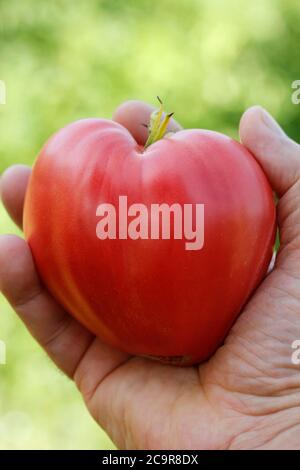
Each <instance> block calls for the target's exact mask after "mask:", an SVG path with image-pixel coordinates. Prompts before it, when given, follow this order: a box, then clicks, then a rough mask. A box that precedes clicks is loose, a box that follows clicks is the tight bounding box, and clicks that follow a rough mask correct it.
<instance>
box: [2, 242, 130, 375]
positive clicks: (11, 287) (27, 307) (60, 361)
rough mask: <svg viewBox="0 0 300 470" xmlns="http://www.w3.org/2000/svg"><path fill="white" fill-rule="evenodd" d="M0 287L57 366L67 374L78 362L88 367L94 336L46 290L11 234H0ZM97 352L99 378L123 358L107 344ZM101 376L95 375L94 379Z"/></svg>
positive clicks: (26, 252)
mask: <svg viewBox="0 0 300 470" xmlns="http://www.w3.org/2000/svg"><path fill="white" fill-rule="evenodd" d="M0 290H1V291H2V292H3V294H4V295H5V296H6V298H7V299H8V301H9V302H10V304H11V305H12V307H13V308H14V310H15V311H16V312H17V313H18V315H19V316H20V318H21V319H22V320H23V322H24V323H25V325H26V326H27V328H28V330H29V331H30V332H31V334H32V335H33V336H34V337H35V338H36V340H37V341H38V342H39V343H40V344H41V346H42V347H43V348H44V349H45V351H46V352H47V353H48V355H49V356H50V357H51V358H52V359H53V361H54V362H55V363H56V364H57V365H58V367H59V368H61V369H62V370H63V371H64V372H65V373H66V374H67V375H68V376H70V377H73V376H74V374H75V371H76V370H77V368H78V367H79V365H80V364H82V368H83V370H89V362H90V360H85V358H88V359H89V357H92V358H93V357H94V356H93V354H91V353H90V352H89V350H90V348H91V347H92V345H93V343H94V341H95V338H94V336H93V335H92V334H91V333H90V332H88V331H87V330H86V329H85V328H84V327H83V326H82V325H80V324H79V323H78V322H77V321H76V320H75V319H73V317H71V316H70V315H68V314H67V313H66V312H65V311H64V310H63V308H62V307H61V306H60V305H58V304H57V303H56V301H55V300H54V299H53V298H52V297H51V295H50V294H49V293H48V292H47V291H46V290H45V288H44V287H43V286H42V284H41V282H40V280H39V278H38V275H37V273H36V270H35V267H34V263H33V260H32V256H31V252H30V249H29V247H28V245H27V243H26V242H25V241H24V240H22V239H21V238H19V237H16V236H14V235H3V236H1V237H0ZM97 341H98V340H97ZM93 349H94V347H93ZM97 352H98V355H97V361H98V374H100V378H101V374H103V375H106V374H107V373H109V371H110V370H111V369H113V368H115V367H116V365H118V361H119V360H122V359H123V356H121V353H119V352H118V351H115V350H114V349H113V348H110V347H109V346H104V345H103V348H100V347H98V349H97ZM120 356H121V357H120ZM100 378H99V375H97V377H96V380H97V379H99V380H100ZM82 380H83V379H82Z"/></svg>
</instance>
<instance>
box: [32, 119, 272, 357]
mask: <svg viewBox="0 0 300 470" xmlns="http://www.w3.org/2000/svg"><path fill="white" fill-rule="evenodd" d="M120 195H125V196H127V199H128V204H135V203H141V204H144V205H146V206H147V207H150V205H151V204H163V203H166V204H168V205H170V206H171V205H172V204H175V203H177V204H181V205H182V206H183V205H184V204H199V203H201V204H204V206H205V226H204V232H205V242H204V246H203V247H202V249H200V250H192V251H188V250H186V249H185V242H186V241H185V240H184V239H174V238H170V239H168V240H166V239H161V238H160V239H155V240H154V239H150V238H149V239H136V240H133V239H130V238H127V239H119V238H115V239H106V240H100V239H99V238H98V237H97V236H96V225H97V222H98V218H97V216H96V209H97V207H98V206H99V204H101V203H109V204H113V205H115V206H117V205H118V200H119V196H120ZM275 225H276V224H275V205H274V202H273V194H272V190H271V188H270V185H269V183H268V181H267V179H266V177H265V175H264V173H263V171H262V169H261V167H260V166H259V164H258V163H257V162H256V160H255V159H254V157H253V156H252V155H251V154H250V152H249V151H248V150H247V149H246V148H245V147H244V146H243V145H241V144H240V143H238V142H236V141H234V140H232V139H230V138H229V137H226V136H225V135H222V134H219V133H216V132H212V131H206V130H182V131H179V132H177V133H175V134H172V135H170V136H165V137H164V138H161V139H160V140H158V141H156V142H152V143H151V145H149V146H147V147H146V148H142V147H141V146H140V145H138V144H137V142H136V141H135V140H134V138H133V136H132V135H131V134H130V133H129V131H128V130H127V129H125V128H124V127H123V126H121V125H120V124H118V123H116V122H113V121H110V120H105V119H86V120H81V121H78V122H75V123H73V124H70V125H68V126H67V127H65V128H64V129H62V130H60V131H59V132H57V133H56V134H55V135H54V136H53V137H52V138H51V139H50V140H49V141H48V142H47V144H46V145H45V146H44V148H43V149H42V151H41V153H40V155H39V156H38V159H37V161H36V163H35V165H34V168H33V172H32V176H31V179H30V183H29V188H28V192H27V195H26V203H25V210H24V229H25V235H26V239H27V240H28V242H29V245H30V247H31V250H32V253H33V256H34V260H35V263H36V266H37V268H38V271H39V273H40V276H41V278H42V280H43V282H44V284H45V285H46V286H47V288H48V289H49V290H50V292H51V293H52V294H53V296H54V297H55V298H56V299H57V300H58V301H59V302H60V303H61V304H62V305H63V306H64V308H65V309H66V310H67V311H68V312H70V314H72V315H73V316H74V317H75V318H77V319H78V320H79V321H80V322H81V323H82V324H83V325H85V326H86V327H87V328H88V329H90V330H91V331H92V332H93V333H94V334H95V335H97V336H99V337H100V338H101V339H102V340H104V341H106V342H107V343H109V344H111V345H113V346H115V347H116V348H119V349H121V350H123V351H126V352H129V353H130V354H136V355H142V356H147V357H152V358H157V359H158V360H160V361H162V362H167V363H171V364H176V365H187V364H193V363H197V362H200V361H203V360H205V359H207V358H208V357H209V356H210V355H211V354H212V353H213V352H214V351H215V350H216V348H217V347H218V346H219V345H220V344H221V343H222V341H223V340H224V338H225V336H226V334H227V332H228V330H229V328H230V327H231V325H232V324H233V322H234V321H235V319H236V318H237V316H238V314H239V312H240V310H241V308H242V306H243V305H244V304H245V302H246V300H247V299H248V298H249V296H250V294H251V293H252V292H253V290H254V289H255V288H256V287H257V286H258V284H259V283H260V282H261V280H262V279H263V277H264V276H265V274H266V271H267V268H268V265H269V262H270V259H271V256H272V249H273V244H274V236H275Z"/></svg>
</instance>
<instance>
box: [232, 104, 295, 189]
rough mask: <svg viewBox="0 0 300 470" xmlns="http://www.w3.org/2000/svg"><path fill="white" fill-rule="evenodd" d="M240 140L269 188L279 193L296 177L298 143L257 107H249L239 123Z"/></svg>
mask: <svg viewBox="0 0 300 470" xmlns="http://www.w3.org/2000/svg"><path fill="white" fill-rule="evenodd" d="M240 138H241V141H242V143H243V144H244V145H245V147H247V148H248V149H249V150H250V152H252V153H253V155H254V156H255V158H256V159H257V161H258V162H259V163H260V165H261V166H262V168H263V170H264V172H265V174H266V176H267V178H268V179H269V181H270V183H271V185H272V187H273V189H274V190H275V191H276V192H277V193H278V195H279V196H282V195H283V194H284V193H286V192H287V191H288V189H289V188H290V187H291V186H293V185H294V184H295V183H296V181H297V180H298V179H299V177H300V146H299V145H298V144H297V143H296V142H294V141H293V140H291V139H290V138H289V137H288V136H287V135H286V134H285V133H284V131H283V130H282V129H281V127H280V126H279V125H278V124H277V122H276V121H275V120H274V119H273V118H272V117H271V116H270V114H269V113H268V112H267V111H265V110H264V109H263V108H261V107H260V106H253V107H252V108H250V109H248V110H247V111H246V112H245V113H244V115H243V116H242V119H241V122H240Z"/></svg>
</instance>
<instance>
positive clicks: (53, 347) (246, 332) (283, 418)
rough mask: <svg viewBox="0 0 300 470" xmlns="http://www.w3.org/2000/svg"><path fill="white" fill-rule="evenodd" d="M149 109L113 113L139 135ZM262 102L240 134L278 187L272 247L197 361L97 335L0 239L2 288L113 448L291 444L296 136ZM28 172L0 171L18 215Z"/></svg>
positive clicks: (11, 242) (23, 248)
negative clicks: (242, 301)
mask: <svg viewBox="0 0 300 470" xmlns="http://www.w3.org/2000/svg"><path fill="white" fill-rule="evenodd" d="M150 112H151V108H150V107H149V106H147V105H144V104H141V103H136V102H135V103H132V102H131V103H127V104H125V105H124V106H123V107H121V108H119V110H118V111H117V113H116V116H115V118H116V119H117V120H118V121H119V122H121V123H122V124H124V125H126V126H127V127H128V128H129V130H130V131H131V132H132V133H133V135H134V136H135V137H136V138H137V140H138V141H140V142H143V141H144V140H145V132H146V131H145V129H144V128H142V126H139V125H137V123H141V122H145V121H146V120H147V118H148V116H149V114H150ZM261 113H262V111H261V110H259V109H257V108H256V109H253V110H250V111H249V112H248V113H246V116H245V117H244V118H243V119H242V124H241V136H242V140H243V142H244V143H245V145H246V146H248V148H249V149H250V150H252V152H253V153H254V154H255V156H256V158H257V159H258V160H259V162H260V163H261V164H262V166H263V167H264V170H265V172H266V173H267V175H268V177H269V179H270V181H271V183H272V185H273V187H274V188H275V189H276V191H277V192H278V193H279V194H280V196H281V200H280V203H279V210H278V216H279V225H280V229H281V240H282V248H281V253H280V254H279V256H278V259H277V262H276V268H275V269H274V271H273V272H272V273H271V274H270V275H269V276H268V277H267V278H266V279H265V281H264V282H263V283H262V285H261V286H260V288H259V289H258V290H257V292H256V293H255V295H254V296H253V297H252V299H251V300H250V302H249V303H248V305H247V306H246V307H245V309H244V312H243V313H242V315H241V316H240V318H239V319H238V321H237V322H236V324H235V326H234V327H233V328H232V330H231V332H230V334H229V336H228V337H227V339H226V341H225V344H224V345H223V346H222V347H221V348H220V349H219V350H218V351H217V353H216V354H215V355H214V357H212V358H211V359H210V360H209V361H208V362H207V363H205V364H203V365H201V366H200V367H192V368H182V369H180V368H174V367H171V366H164V365H161V364H159V363H156V362H152V361H149V360H146V359H142V358H137V357H128V356H127V355H126V354H124V353H121V352H119V351H117V350H115V349H113V348H111V347H109V346H107V345H105V344H103V343H102V342H101V341H100V340H99V339H96V338H94V337H93V335H92V334H91V333H89V332H88V331H87V330H85V329H84V328H83V327H82V326H81V325H79V324H78V323H77V322H76V321H75V320H73V319H72V318H71V317H70V316H69V315H68V314H67V313H66V312H64V311H63V309H62V308H61V307H60V306H59V305H57V304H56V302H55V301H54V300H53V299H52V298H51V296H50V294H49V293H47V292H46V291H45V289H44V288H43V286H42V285H41V283H40V281H39V279H38V276H37V274H36V271H35V268H34V265H33V262H32V258H31V254H30V251H29V249H28V247H27V245H26V243H25V242H24V241H23V240H21V239H19V238H17V237H12V236H5V237H1V239H0V286H1V289H2V291H3V292H4V294H5V295H6V297H7V298H8V300H9V301H10V302H11V304H12V305H13V307H14V308H15V310H16V311H17V312H18V314H19V315H20V316H21V318H22V319H23V320H24V322H25V323H26V325H27V327H28V328H29V329H30V331H31V332H32V334H33V335H34V336H35V337H36V339H37V340H38V341H39V342H40V343H41V345H42V346H43V347H44V348H45V350H46V351H47V353H48V354H49V355H50V356H51V357H52V359H53V360H54V361H55V362H56V364H57V365H58V366H59V367H60V368H61V369H62V370H64V372H65V373H66V374H67V375H69V376H70V377H72V378H74V380H75V382H76V383H77V386H78V387H79V389H80V390H81V392H82V394H83V397H84V399H85V401H86V404H87V406H88V408H89V410H90V412H91V414H92V415H93V416H94V418H95V419H96V420H97V421H98V422H99V423H100V424H101V425H102V426H103V427H104V428H105V429H106V430H107V431H108V433H109V434H110V436H111V437H112V439H113V440H114V442H115V443H116V444H117V445H118V446H119V447H121V448H154V449H157V448H168V449H171V448H199V449H220V448H254V447H262V448H264V447H266V448H271V447H274V448H276V446H277V447H280V448H287V447H291V448H295V447H297V445H298V442H299V429H300V425H299V424H298V422H299V418H298V417H297V414H299V413H297V411H298V410H297V408H298V407H300V377H299V376H298V375H299V374H298V371H297V370H296V369H295V366H293V365H292V364H291V352H292V350H291V343H292V342H293V341H294V340H295V339H297V337H298V338H300V326H299V322H298V325H297V315H298V310H299V308H300V305H299V304H300V280H299V279H298V278H297V276H298V273H299V271H300V258H299V248H300V245H299V240H298V238H299V237H298V235H297V231H298V224H299V221H300V215H299V209H298V207H299V203H300V189H299V185H300V183H299V182H298V181H299V180H298V178H297V175H299V173H300V172H299V168H298V167H299V165H298V158H299V147H298V146H297V144H295V143H294V142H292V141H290V140H288V138H287V137H285V136H284V134H283V133H282V132H281V131H280V130H279V129H278V128H276V125H275V124H274V123H273V129H271V128H269V130H268V128H267V126H266V125H265V124H263V122H262V121H263V116H262V115H261ZM258 124H259V125H258ZM172 126H173V127H174V128H176V127H177V126H178V125H176V123H174V122H173V123H172ZM269 126H270V124H269ZM271 127H272V126H271ZM28 176H29V169H26V168H24V167H22V168H14V169H12V170H10V171H8V173H6V176H5V178H3V180H2V197H3V200H4V203H5V205H6V207H7V209H8V211H9V213H10V214H11V216H12V218H13V219H14V220H15V221H16V222H17V223H18V224H19V225H21V223H22V206H23V200H24V193H25V189H26V185H27V181H28ZM15 188H17V189H15ZM11 260H14V261H13V262H12V261H11ZM75 345H76V347H75ZM295 411H296V412H295Z"/></svg>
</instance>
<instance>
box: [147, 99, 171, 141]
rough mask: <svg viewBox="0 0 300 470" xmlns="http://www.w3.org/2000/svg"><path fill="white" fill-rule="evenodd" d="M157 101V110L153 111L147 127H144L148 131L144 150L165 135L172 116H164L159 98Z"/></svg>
mask: <svg viewBox="0 0 300 470" xmlns="http://www.w3.org/2000/svg"><path fill="white" fill-rule="evenodd" d="M157 99H158V101H159V109H156V110H155V111H153V113H152V114H151V116H150V123H149V125H146V127H147V128H148V129H149V136H148V139H147V142H146V144H145V149H146V148H147V147H149V145H151V144H154V142H157V141H158V140H160V139H162V138H163V137H164V136H165V135H166V133H167V127H168V124H169V121H170V119H171V117H172V116H173V114H174V113H168V114H165V113H164V108H163V102H162V100H161V99H160V97H159V96H158V97H157Z"/></svg>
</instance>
